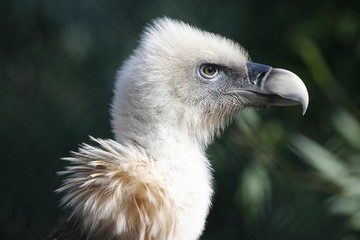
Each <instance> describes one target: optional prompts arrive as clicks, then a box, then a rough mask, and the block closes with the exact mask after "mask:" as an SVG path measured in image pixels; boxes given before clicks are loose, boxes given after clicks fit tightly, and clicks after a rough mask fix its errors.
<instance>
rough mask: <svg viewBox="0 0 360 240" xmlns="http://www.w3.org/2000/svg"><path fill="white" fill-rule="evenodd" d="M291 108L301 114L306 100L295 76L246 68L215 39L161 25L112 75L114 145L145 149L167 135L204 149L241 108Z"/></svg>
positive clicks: (240, 52)
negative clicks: (177, 135)
mask: <svg viewBox="0 0 360 240" xmlns="http://www.w3.org/2000/svg"><path fill="white" fill-rule="evenodd" d="M295 104H301V105H302V109H303V113H305V111H306V108H307V105H308V93H307V90H306V87H305V85H304V83H303V82H302V81H301V80H300V78H299V77H298V76H296V75H295V74H294V73H292V72H290V71H287V70H284V69H280V68H273V67H270V66H267V65H263V64H259V63H254V62H251V61H250V60H249V56H248V54H247V52H246V51H245V50H244V49H243V48H242V47H241V46H240V45H239V44H237V43H235V42H233V41H231V40H229V39H226V38H224V37H222V36H219V35H216V34H213V33H209V32H204V31H201V30H199V29H197V28H194V27H191V26H189V25H188V24H185V23H183V22H180V21H176V20H172V19H169V18H161V19H158V20H156V21H154V22H153V24H152V25H150V26H148V27H147V28H146V30H145V32H144V33H143V35H142V37H141V41H140V44H139V46H138V48H137V49H136V50H135V51H134V53H133V54H132V55H131V56H130V58H129V59H128V60H127V61H126V62H125V63H124V65H123V66H122V68H121V69H120V71H119V72H118V75H117V83H116V87H115V97H114V100H113V108H112V116H113V120H112V124H113V130H114V134H115V137H116V140H117V141H119V142H124V141H133V142H134V143H138V144H140V145H147V141H148V140H150V141H153V139H155V138H156V136H159V135H156V136H155V135H154V136H151V135H152V134H159V133H160V134H162V133H161V131H162V130H164V131H165V132H166V131H168V130H169V129H173V130H174V131H177V130H179V131H181V132H184V134H186V135H188V136H189V137H192V138H193V140H196V142H197V143H199V144H201V145H202V146H206V145H207V144H208V143H209V142H210V141H211V140H212V137H213V136H214V135H215V134H218V133H220V132H221V129H223V128H224V127H225V126H226V125H227V124H228V123H229V122H230V121H231V119H232V118H233V116H234V114H236V113H237V112H238V111H239V110H241V109H244V108H248V107H260V106H267V105H281V106H286V105H295ZM124 126H125V127H124ZM176 128H178V129H176ZM159 131H160V132H159ZM144 134H145V135H149V138H146V137H147V136H144ZM165 134H166V133H165Z"/></svg>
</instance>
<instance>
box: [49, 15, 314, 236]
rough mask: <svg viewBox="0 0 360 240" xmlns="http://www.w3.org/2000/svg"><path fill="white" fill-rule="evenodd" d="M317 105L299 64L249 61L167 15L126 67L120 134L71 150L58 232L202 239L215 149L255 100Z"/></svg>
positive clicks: (116, 110)
mask: <svg viewBox="0 0 360 240" xmlns="http://www.w3.org/2000/svg"><path fill="white" fill-rule="evenodd" d="M295 104H301V105H302V110H303V113H304V112H305V110H306V108H307V105H308V93H307V90H306V87H305V85H304V83H303V82H302V81H301V80H300V78H299V77H297V76H296V75H295V74H294V73H292V72H290V71H287V70H284V69H279V68H272V67H270V66H267V65H263V64H258V63H254V62H251V61H249V57H248V54H247V52H246V51H245V50H244V49H243V48H242V47H241V46H240V45H239V44H237V43H235V42H233V41H231V40H229V39H226V38H224V37H222V36H219V35H216V34H213V33H209V32H205V31H202V30H200V29H198V28H195V27H192V26H189V25H188V24H186V23H183V22H181V21H177V20H173V19H169V18H160V19H157V20H155V21H154V22H153V23H152V24H150V25H149V26H148V27H146V28H145V31H144V33H143V34H142V36H141V40H140V43H139V45H138V47H137V48H136V49H135V50H134V52H133V53H132V54H131V56H130V57H129V58H128V59H127V60H126V61H125V62H124V63H123V65H122V66H121V68H120V70H119V71H118V73H117V76H116V84H115V89H114V98H113V104H112V108H111V113H112V127H113V132H114V134H115V140H101V139H94V138H93V140H94V141H95V142H96V144H95V146H91V145H87V144H83V145H82V146H81V147H80V149H79V151H78V152H75V153H73V154H72V156H71V157H68V158H66V159H65V160H67V161H69V163H70V166H69V167H67V168H66V170H65V171H63V172H62V174H65V175H66V178H65V180H64V183H63V185H62V187H60V188H59V189H58V190H57V192H61V193H63V194H64V197H63V198H62V204H63V205H65V206H68V207H70V208H71V209H72V215H71V217H70V218H69V219H68V220H67V221H66V222H65V223H63V224H61V225H60V226H58V227H57V228H56V229H55V231H54V232H53V233H52V234H51V236H50V237H49V238H48V239H58V240H63V239H67V240H68V239H126V240H128V239H131V240H133V239H141V240H145V239H146V240H150V239H156V240H162V239H164V240H165V239H174V240H193V239H198V238H199V237H200V235H201V233H202V232H203V230H204V225H205V219H206V216H207V215H208V212H209V208H210V205H211V198H212V195H213V187H212V174H211V172H212V170H211V166H210V163H209V161H208V159H207V157H206V154H205V150H206V148H207V146H208V145H209V144H210V143H211V142H212V141H213V139H214V137H216V136H219V135H220V134H221V132H222V130H223V129H224V128H225V127H226V126H227V125H228V124H229V123H230V122H231V121H232V119H233V117H234V115H235V114H237V113H238V112H239V111H240V110H242V109H244V108H249V107H260V106H268V105H282V106H286V105H295Z"/></svg>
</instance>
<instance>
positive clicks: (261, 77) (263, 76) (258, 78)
mask: <svg viewBox="0 0 360 240" xmlns="http://www.w3.org/2000/svg"><path fill="white" fill-rule="evenodd" d="M266 73H267V72H262V73H260V74H259V75H258V76H257V78H256V80H259V81H261V80H263V78H265V76H266Z"/></svg>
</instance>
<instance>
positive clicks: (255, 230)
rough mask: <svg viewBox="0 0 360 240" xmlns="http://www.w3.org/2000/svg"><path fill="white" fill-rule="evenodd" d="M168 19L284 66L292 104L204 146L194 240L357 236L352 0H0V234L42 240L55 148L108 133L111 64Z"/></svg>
mask: <svg viewBox="0 0 360 240" xmlns="http://www.w3.org/2000/svg"><path fill="white" fill-rule="evenodd" d="M164 15H166V16H169V17H173V18H178V19H181V20H183V21H186V22H188V23H190V24H192V25H196V26H198V27H200V28H203V29H206V30H208V31H211V32H216V33H219V34H221V35H224V36H226V37H229V38H232V39H234V40H235V41H237V42H239V43H241V44H242V45H243V46H244V47H245V48H246V49H247V50H248V51H249V53H250V56H251V57H252V59H253V61H256V62H261V63H265V64H268V65H272V66H276V67H281V68H285V69H289V70H291V71H293V72H295V73H297V74H298V75H299V76H300V77H301V78H302V79H303V80H304V82H305V84H306V85H307V87H308V90H309V94H310V105H309V109H308V111H307V113H306V115H305V116H304V117H302V116H301V110H300V107H282V108H279V107H273V108H269V109H263V110H251V111H250V110H247V111H245V112H243V113H241V114H240V115H239V116H238V117H237V118H236V120H235V123H234V124H233V125H232V126H231V127H230V128H229V130H228V131H227V132H226V133H225V135H224V136H223V137H222V138H221V139H219V140H217V141H216V142H215V144H214V145H213V146H211V147H210V149H209V151H208V154H209V158H210V159H211V160H212V163H213V166H214V169H215V179H216V184H215V187H216V195H215V198H214V206H213V208H212V211H211V213H210V215H209V217H208V224H207V228H206V231H205V232H204V235H203V236H202V238H201V239H252V240H258V239H277V240H281V239H284V240H288V239H295V240H296V239H306V240H308V239H316V240H321V239H334V240H338V239H341V240H356V239H360V234H359V233H360V111H359V105H360V79H359V75H360V8H359V2H358V1H355V0H353V1H349V0H345V1H344V0H339V1H325V0H317V1H315V0H301V1H300V0H299V1H289V0H286V1H285V0H278V1H275V0H270V1H269V0H268V1H266V0H263V1H261V0H241V1H182V2H180V1H166V0H162V1H145V0H143V1H130V0H129V1H115V0H109V1H95V0H76V1H75V0H72V1H65V0H64V1H60V0H59V1H48V0H28V1H25V0H17V1H12V0H2V1H0V97H1V99H0V146H1V149H0V150H1V158H0V159H1V168H0V174H1V177H0V239H43V238H44V237H45V236H46V235H47V234H48V233H49V232H50V231H51V229H52V228H53V227H55V226H56V225H57V224H58V223H60V222H61V221H63V220H64V219H66V217H67V216H68V214H69V213H68V212H67V211H66V210H62V209H60V208H59V207H58V203H59V200H60V197H61V196H59V195H56V194H55V193H54V192H53V191H54V190H55V189H56V188H57V187H58V186H59V185H60V183H61V178H60V177H59V176H57V175H56V172H57V171H59V170H61V169H63V167H64V165H65V163H64V162H62V161H60V158H61V157H64V156H68V154H69V151H70V150H76V149H77V147H78V144H79V143H81V142H90V141H89V138H88V136H89V135H92V136H95V137H100V138H112V133H111V129H110V123H109V119H110V114H109V104H110V103H111V98H112V86H113V82H114V74H115V72H116V70H117V68H118V67H119V65H120V64H121V62H122V61H123V60H124V59H125V58H126V56H128V55H129V54H130V53H131V50H132V49H133V48H134V47H135V46H136V45H137V41H138V35H139V34H140V33H141V31H142V28H143V26H144V25H145V24H146V23H148V22H149V21H150V20H151V19H153V18H155V17H159V16H164Z"/></svg>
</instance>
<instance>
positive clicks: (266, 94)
mask: <svg viewBox="0 0 360 240" xmlns="http://www.w3.org/2000/svg"><path fill="white" fill-rule="evenodd" d="M247 68H248V75H249V80H250V83H251V87H249V88H247V89H245V90H246V91H249V92H251V93H255V95H256V97H255V98H256V99H255V100H256V101H259V103H261V104H265V105H274V106H290V105H298V104H300V105H301V106H302V110H303V114H305V112H306V109H307V107H308V104H309V94H308V91H307V89H306V87H305V84H304V83H303V81H301V79H300V78H299V77H298V76H297V75H296V74H294V73H292V72H290V71H288V70H285V69H281V68H272V67H270V66H267V65H263V64H258V63H253V62H248V63H247Z"/></svg>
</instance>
